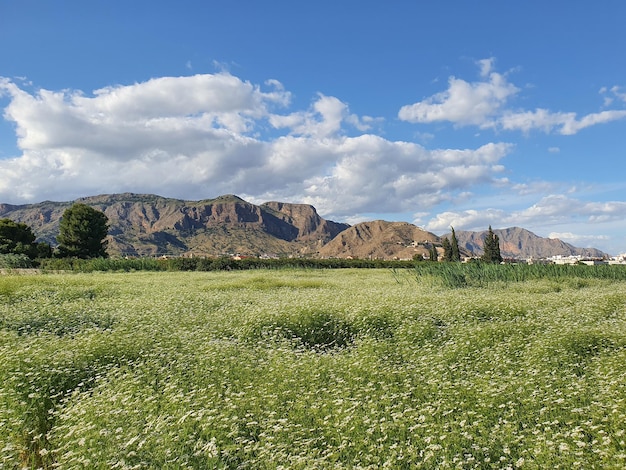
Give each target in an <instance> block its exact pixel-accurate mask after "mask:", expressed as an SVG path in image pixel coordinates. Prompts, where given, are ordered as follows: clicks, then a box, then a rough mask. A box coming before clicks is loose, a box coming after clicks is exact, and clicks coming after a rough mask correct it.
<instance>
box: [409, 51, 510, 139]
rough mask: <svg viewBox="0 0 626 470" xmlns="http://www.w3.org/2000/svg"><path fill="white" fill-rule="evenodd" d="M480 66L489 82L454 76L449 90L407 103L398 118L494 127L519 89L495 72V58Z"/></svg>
mask: <svg viewBox="0 0 626 470" xmlns="http://www.w3.org/2000/svg"><path fill="white" fill-rule="evenodd" d="M480 66H481V74H482V77H483V78H486V80H485V81H480V82H473V83H469V82H466V81H465V80H461V79H458V78H455V77H450V78H449V80H448V89H447V90H446V91H444V92H441V93H437V94H436V95H434V96H432V97H430V98H427V99H425V100H423V101H420V102H418V103H414V104H411V105H406V106H403V107H402V108H401V109H400V111H399V113H398V117H399V118H400V119H401V120H403V121H409V122H413V123H429V122H436V121H450V122H453V123H455V124H459V125H476V126H479V127H491V126H492V125H493V124H492V119H493V118H494V117H495V116H496V115H497V114H498V113H499V111H500V109H501V108H502V107H503V106H504V105H505V104H506V101H507V100H508V99H509V98H510V97H511V96H514V95H515V94H517V93H518V92H519V89H518V88H517V87H516V86H514V85H512V84H511V83H509V82H507V80H506V77H505V76H503V75H501V74H499V73H495V72H491V68H492V61H491V59H489V60H487V61H481V63H480Z"/></svg>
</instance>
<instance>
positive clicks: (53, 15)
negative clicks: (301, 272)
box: [0, 0, 626, 255]
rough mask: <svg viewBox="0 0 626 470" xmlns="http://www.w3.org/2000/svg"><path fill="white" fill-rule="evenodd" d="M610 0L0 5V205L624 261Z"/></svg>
mask: <svg viewBox="0 0 626 470" xmlns="http://www.w3.org/2000/svg"><path fill="white" fill-rule="evenodd" d="M624 18H626V2H623V1H622V0H606V1H603V2H591V1H582V0H567V1H565V0H553V1H550V2H546V1H545V0H541V1H538V0H529V1H525V2H502V1H494V0H484V1H481V2H468V1H465V0H463V1H461V0H458V1H448V0H442V1H437V2H434V1H418V0H392V1H388V2H382V1H370V0H358V1H356V0H343V1H337V0H333V1H329V0H318V1H316V2H296V1H293V0H289V1H287V0H273V1H272V2H259V1H257V0H232V1H228V2H227V1H220V2H218V1H192V0H179V1H177V2H173V1H168V2H166V1H160V0H150V1H145V0H134V1H132V2H129V1H120V0H107V1H99V0H94V1H90V2H85V1H84V0H80V1H79V0H64V1H60V2H54V1H52V0H0V110H1V113H0V116H1V118H0V203H9V204H30V203H36V202H41V201H44V200H52V201H71V200H74V199H76V198H79V197H85V196H93V195H98V194H112V193H120V192H133V193H149V194H157V195H160V196H165V197H171V198H178V199H185V200H194V201H195V200H202V199H210V198H214V197H217V196H220V195H224V194H236V195H238V196H240V197H242V198H243V199H245V200H247V201H249V202H252V203H257V204H258V203H262V202H266V201H282V202H291V203H306V204H312V205H313V206H315V207H316V209H317V211H318V212H319V213H320V215H322V216H323V217H325V218H327V219H330V220H335V221H338V222H347V223H351V224H354V223H358V222H361V221H368V220H375V219H384V220H388V221H408V222H411V223H414V224H416V225H418V226H420V227H422V228H424V229H426V230H428V231H431V232H433V233H436V234H438V235H441V234H444V233H447V232H449V231H450V227H454V229H455V230H457V231H459V230H485V229H487V227H488V226H489V225H491V226H492V227H493V228H506V227H514V226H517V227H523V228H525V229H528V230H530V231H532V232H534V233H535V234H537V235H539V236H542V237H552V238H560V239H561V240H563V241H566V242H568V243H571V244H573V245H575V246H579V247H596V248H599V249H601V250H603V251H605V252H607V253H609V254H612V255H617V254H620V253H624V252H626V179H625V178H624V175H625V174H626V158H625V157H626V152H625V151H626V139H625V136H626V61H624V52H625V49H626V28H624Z"/></svg>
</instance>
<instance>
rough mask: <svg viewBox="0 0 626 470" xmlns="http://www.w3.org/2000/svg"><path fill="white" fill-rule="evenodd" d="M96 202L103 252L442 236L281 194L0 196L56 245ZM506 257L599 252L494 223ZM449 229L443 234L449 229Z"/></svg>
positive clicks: (416, 251) (328, 244)
mask: <svg viewBox="0 0 626 470" xmlns="http://www.w3.org/2000/svg"><path fill="white" fill-rule="evenodd" d="M75 202H81V203H84V204H87V205H89V206H92V207H94V208H96V209H98V210H101V211H102V212H104V213H105V214H106V216H107V217H108V218H109V224H110V229H109V237H108V239H109V253H110V254H111V255H113V256H115V255H128V256H157V255H182V254H194V255H199V256H221V255H226V254H234V253H239V254H242V255H251V256H261V255H270V256H271V255H275V256H313V257H315V256H319V257H328V258H330V257H336V258H347V257H353V258H376V259H412V258H413V257H414V256H415V255H423V256H425V257H428V253H429V249H430V248H431V247H432V246H435V248H436V249H437V251H438V252H439V253H440V254H442V251H443V250H442V248H441V238H440V237H438V236H437V235H435V234H433V233H430V232H427V231H425V230H422V229H420V228H418V227H417V226H415V225H413V224H410V223H408V222H386V221H383V220H375V221H372V222H362V223H359V224H356V225H354V226H352V227H351V226H350V225H348V224H343V223H338V222H333V221H330V220H325V219H324V218H322V217H320V216H319V214H318V213H317V211H316V210H315V208H314V207H313V206H310V205H307V204H290V203H285V202H276V201H272V202H266V203H263V204H260V205H255V204H251V203H249V202H247V201H244V200H243V199H241V198H240V197H237V196H234V195H225V196H220V197H218V198H215V199H206V200H202V201H184V200H180V199H169V198H164V197H160V196H156V195H149V194H134V193H124V194H109V195H100V196H93V197H86V198H81V199H78V200H76V201H70V202H51V201H44V202H41V203H38V204H26V205H11V204H0V218H5V217H7V218H10V219H13V220H15V221H17V222H24V223H26V224H27V225H29V226H30V227H31V228H32V229H33V231H34V232H35V234H36V235H37V237H38V240H39V241H46V242H48V243H50V244H52V245H53V246H54V245H56V236H57V235H58V233H59V220H60V218H61V216H62V215H63V212H64V211H65V210H66V209H67V208H69V207H70V206H71V205H72V204H73V203H75ZM494 232H495V233H496V234H497V235H498V236H499V237H500V247H501V252H502V256H504V257H505V258H528V257H534V258H543V257H549V256H553V255H566V256H568V255H582V256H591V257H602V256H604V255H605V253H602V252H601V251H600V250H596V249H594V248H576V247H574V246H572V245H570V244H568V243H564V242H562V241H560V240H556V239H548V238H542V237H538V236H537V235H535V234H533V233H532V232H529V231H528V230H525V229H522V228H518V227H513V228H508V229H500V230H494ZM485 233H486V232H467V231H457V232H456V236H457V239H458V242H459V248H460V249H461V252H462V254H464V255H465V256H470V255H471V254H472V253H474V254H476V255H480V254H482V246H483V239H484V236H485ZM448 236H449V235H448Z"/></svg>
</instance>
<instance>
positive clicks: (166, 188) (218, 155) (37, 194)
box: [0, 73, 511, 216]
mask: <svg viewBox="0 0 626 470" xmlns="http://www.w3.org/2000/svg"><path fill="white" fill-rule="evenodd" d="M0 90H1V92H2V93H3V94H4V95H5V96H6V97H8V98H9V104H8V106H7V107H6V108H5V110H4V118H5V119H6V120H9V121H11V122H13V123H14V125H15V128H16V133H17V144H18V146H19V149H20V150H21V151H22V155H19V156H17V157H15V158H11V159H5V160H0V172H1V175H2V176H1V177H0V200H2V201H9V202H13V203H20V202H36V201H39V200H42V199H59V198H61V199H65V200H67V199H68V198H74V197H78V196H83V195H90V194H95V193H105V192H108V193H110V192H120V191H133V192H151V193H157V194H165V195H170V196H175V197H184V198H206V197H210V196H213V195H219V194H224V193H236V194H240V195H244V196H249V197H251V198H253V199H255V200H267V199H277V198H283V199H286V200H290V201H300V202H310V203H313V204H315V205H316V207H318V209H320V210H321V211H323V212H325V213H332V214H336V215H339V216H341V215H353V214H354V213H359V212H373V211H380V212H385V211H397V210H398V209H400V210H406V209H408V208H411V207H413V206H414V205H415V204H418V203H419V204H420V205H422V206H423V205H424V204H426V205H429V204H430V205H432V204H436V203H437V202H439V201H442V200H446V199H448V198H450V195H451V194H453V193H454V192H455V191H461V190H466V189H468V188H471V187H472V186H474V185H477V184H482V183H489V182H490V181H491V180H493V178H494V177H495V175H496V174H497V173H499V172H501V171H502V170H503V166H502V165H501V164H500V161H501V159H502V158H503V157H505V156H506V155H507V154H508V152H509V151H510V148H511V146H510V144H506V143H487V144H485V145H482V146H480V147H478V148H474V149H434V150H429V149H426V148H424V147H422V146H420V145H418V144H416V143H411V142H402V141H391V140H387V139H384V138H383V137H380V136H378V135H375V134H371V133H367V131H368V130H369V129H370V127H371V126H372V125H375V124H377V123H380V120H379V119H376V118H372V117H368V116H356V115H354V114H351V113H350V111H349V109H348V106H347V104H345V103H343V102H342V101H340V100H339V99H338V98H336V97H332V96H324V95H322V94H319V95H318V96H317V97H316V98H315V100H314V101H313V102H312V104H311V106H310V108H309V109H305V110H300V111H291V112H290V111H289V110H288V107H289V106H290V101H291V95H290V93H289V92H287V91H285V90H284V88H283V87H282V85H281V84H280V83H279V82H277V81H276V80H271V81H268V82H267V83H266V84H265V85H264V86H258V85H253V84H251V83H249V82H246V81H243V80H241V79H239V78H237V77H235V76H232V75H230V74H227V73H219V74H214V75H213V74H203V75H193V76H188V77H164V78H158V79H153V80H149V81H147V82H144V83H137V84H134V85H128V86H115V87H107V88H103V89H99V90H95V91H94V92H93V93H91V94H90V95H86V94H85V93H84V92H82V91H73V90H63V91H50V90H45V89H40V90H37V91H34V92H28V91H26V90H24V89H22V88H20V87H19V86H18V85H17V84H16V83H14V82H12V81H11V80H8V79H3V80H2V81H1V82H0ZM281 111H282V112H281ZM350 133H352V134H350Z"/></svg>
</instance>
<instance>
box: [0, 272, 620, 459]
mask: <svg viewBox="0 0 626 470" xmlns="http://www.w3.org/2000/svg"><path fill="white" fill-rule="evenodd" d="M587 268H589V269H593V268H592V267H587ZM583 269H585V267H583ZM581 272H582V271H581ZM586 272H592V271H586ZM446 276H447V277H445V276H438V275H437V274H436V272H434V271H432V272H431V271H429V272H424V273H418V272H417V271H415V270H411V269H408V270H389V269H373V270H366V269H362V270H357V269H343V270H305V269H301V270H294V269H283V270H250V271H230V272H130V273H83V274H41V275H23V276H19V275H5V276H0V449H1V451H0V452H1V453H0V468H2V469H17V468H24V467H26V468H61V469H79V468H85V469H116V468H119V469H122V468H123V469H131V468H136V469H180V468H192V469H197V468H207V469H213V468H232V469H236V468H241V469H278V468H285V469H291V468H296V469H323V468H329V469H331V468H332V469H335V468H350V469H351V468H372V469H377V468H406V469H413V468H429V469H430V468H442V469H445V468H462V469H465V468H485V469H487V468H498V469H500V468H524V469H546V468H562V469H572V468H582V469H590V468H609V469H610V468H614V469H622V468H625V467H626V281H624V280H612V279H600V278H594V277H589V278H583V277H580V276H577V275H574V274H572V275H567V276H544V277H543V278H541V277H538V278H530V279H527V278H524V279H522V280H519V279H513V278H511V279H507V280H497V279H496V280H494V279H491V278H490V279H486V278H485V279H482V280H480V282H473V280H472V278H470V277H463V278H462V279H460V281H459V276H458V275H456V274H454V273H452V274H450V273H448V274H447V275H446ZM450 277H451V278H452V281H453V282H450Z"/></svg>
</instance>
